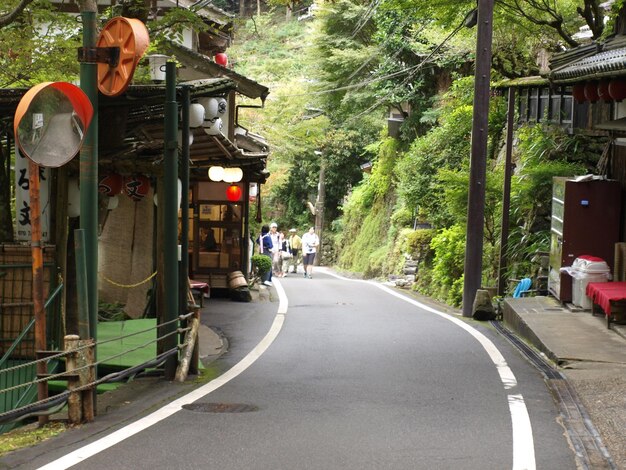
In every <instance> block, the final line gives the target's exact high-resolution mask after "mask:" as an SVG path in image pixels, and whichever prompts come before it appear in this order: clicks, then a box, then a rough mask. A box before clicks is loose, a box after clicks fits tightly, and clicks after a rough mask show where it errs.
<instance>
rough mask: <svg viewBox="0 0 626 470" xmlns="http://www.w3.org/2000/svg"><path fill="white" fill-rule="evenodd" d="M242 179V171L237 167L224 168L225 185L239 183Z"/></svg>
mask: <svg viewBox="0 0 626 470" xmlns="http://www.w3.org/2000/svg"><path fill="white" fill-rule="evenodd" d="M242 178H243V170H242V169H241V168H239V167H234V168H225V169H224V177H223V178H222V179H223V180H224V181H225V182H226V183H239V182H240V181H241V179H242Z"/></svg>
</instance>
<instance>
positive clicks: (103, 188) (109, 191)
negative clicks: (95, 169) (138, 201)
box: [98, 173, 124, 197]
mask: <svg viewBox="0 0 626 470" xmlns="http://www.w3.org/2000/svg"><path fill="white" fill-rule="evenodd" d="M123 187H124V178H123V177H122V175H118V174H117V173H111V174H110V175H106V176H105V177H104V178H102V179H101V180H100V182H99V183H98V191H99V192H101V193H102V194H104V195H106V196H109V197H113V196H115V195H116V194H119V193H121V192H122V188H123Z"/></svg>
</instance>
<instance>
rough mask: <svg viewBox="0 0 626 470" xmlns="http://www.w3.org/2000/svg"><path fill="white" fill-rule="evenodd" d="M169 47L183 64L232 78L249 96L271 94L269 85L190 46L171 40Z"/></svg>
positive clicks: (216, 75)
mask: <svg viewBox="0 0 626 470" xmlns="http://www.w3.org/2000/svg"><path fill="white" fill-rule="evenodd" d="M168 47H169V48H170V49H171V51H172V52H173V53H174V55H175V56H176V58H177V59H178V60H180V61H181V62H182V63H183V64H185V65H187V66H191V67H193V68H194V69H195V70H197V71H200V72H202V73H206V74H207V75H209V76H211V77H226V78H230V79H231V80H233V81H234V82H235V83H236V84H237V91H239V92H240V93H241V94H243V95H245V96H247V97H248V98H261V100H262V101H265V98H267V95H269V88H268V87H266V86H264V85H261V84H260V83H257V82H255V81H254V80H251V79H249V78H247V77H245V76H243V75H241V74H239V73H237V72H235V71H234V70H232V69H229V68H227V67H223V66H221V65H219V64H217V63H215V62H214V61H213V60H211V58H210V57H207V56H205V55H204V54H200V53H199V52H195V51H192V50H191V49H189V48H188V47H185V46H182V45H180V44H176V43H173V42H169V43H168Z"/></svg>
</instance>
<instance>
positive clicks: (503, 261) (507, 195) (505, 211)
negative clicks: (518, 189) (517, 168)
mask: <svg viewBox="0 0 626 470" xmlns="http://www.w3.org/2000/svg"><path fill="white" fill-rule="evenodd" d="M514 121H515V88H513V87H510V88H509V108H508V113H507V121H506V159H505V162H504V188H503V189H502V225H501V226H500V263H499V266H498V295H500V296H504V295H505V294H506V265H507V262H508V257H507V250H508V247H509V244H508V241H509V209H510V207H511V175H512V174H513V125H514V123H515V122H514Z"/></svg>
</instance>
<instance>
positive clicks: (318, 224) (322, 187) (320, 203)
mask: <svg viewBox="0 0 626 470" xmlns="http://www.w3.org/2000/svg"><path fill="white" fill-rule="evenodd" d="M325 174H326V165H325V164H324V160H323V159H322V160H321V163H320V180H319V184H318V188H317V200H316V201H315V233H317V236H318V237H319V239H320V244H319V246H318V247H317V256H316V257H315V261H313V264H314V265H315V266H319V265H320V259H321V257H322V230H324V205H325V204H326V202H325V200H326V183H325V181H324V180H325Z"/></svg>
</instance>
